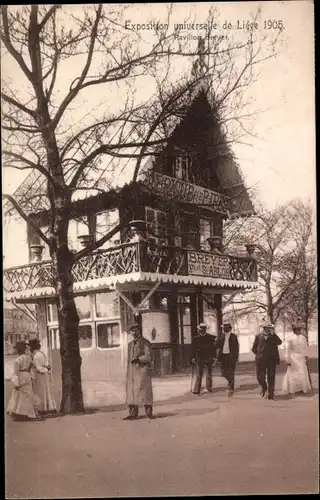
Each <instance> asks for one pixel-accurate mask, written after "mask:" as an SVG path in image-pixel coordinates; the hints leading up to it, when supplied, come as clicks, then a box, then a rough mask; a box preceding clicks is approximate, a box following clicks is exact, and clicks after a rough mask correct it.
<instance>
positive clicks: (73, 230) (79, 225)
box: [68, 217, 89, 251]
mask: <svg viewBox="0 0 320 500" xmlns="http://www.w3.org/2000/svg"><path fill="white" fill-rule="evenodd" d="M85 234H89V222H88V218H87V217H79V218H78V219H71V220H70V221H69V228H68V242H69V247H70V250H77V251H78V250H81V248H82V245H81V243H80V242H79V240H78V236H82V235H85Z"/></svg>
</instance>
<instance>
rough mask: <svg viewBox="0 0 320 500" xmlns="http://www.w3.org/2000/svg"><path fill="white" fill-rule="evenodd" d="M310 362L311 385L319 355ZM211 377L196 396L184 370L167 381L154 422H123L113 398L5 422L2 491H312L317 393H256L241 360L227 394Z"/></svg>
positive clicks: (63, 494) (61, 494) (64, 494)
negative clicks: (92, 406) (75, 410)
mask: <svg viewBox="0 0 320 500" xmlns="http://www.w3.org/2000/svg"><path fill="white" fill-rule="evenodd" d="M311 368H312V372H313V373H312V379H313V383H314V385H316V386H317V375H316V373H317V363H316V360H311ZM281 379H282V375H281V373H279V375H278V379H277V389H278V391H279V389H280V386H281ZM214 380H215V386H216V391H215V393H214V394H207V393H204V394H203V396H201V397H199V396H194V395H192V394H190V393H189V392H188V390H189V384H190V378H189V377H186V376H180V377H178V376H177V377H175V379H174V383H172V378H168V379H167V381H166V379H164V381H162V383H163V384H167V385H166V387H167V389H166V390H167V393H166V397H167V398H169V399H166V400H165V401H162V402H158V403H157V404H156V405H155V416H156V418H155V419H154V420H152V421H149V420H147V419H146V418H144V417H142V416H141V419H139V420H137V421H135V422H124V421H123V420H122V417H123V416H124V415H125V412H124V411H123V410H122V409H119V408H118V407H117V406H115V407H113V408H112V409H111V408H109V409H108V408H105V409H101V410H100V411H98V412H92V413H88V414H86V415H81V416H67V417H56V418H52V419H48V420H46V421H44V422H37V423H22V422H21V423H20V422H11V420H8V422H7V429H6V435H7V439H6V498H10V499H11V498H21V499H28V498H51V499H54V498H70V497H78V498H80V497H82V498H84V497H87V498H94V497H100V498H106V497H119V496H137V497H139V496H140V497H143V496H159V495H161V496H165V495H182V496H189V495H221V494H254V493H257V494H263V493H269V494H272V493H291V494H294V493H316V492H318V463H319V457H318V395H317V391H316V396H315V397H306V396H300V397H298V396H297V397H295V398H292V399H286V398H281V397H280V396H278V398H277V399H276V400H275V401H268V400H261V399H260V398H259V391H258V389H257V386H256V381H255V378H254V375H253V372H252V369H251V366H250V363H249V364H245V363H244V364H241V365H239V369H238V376H237V386H238V390H237V391H236V393H235V395H234V397H233V398H231V399H229V398H228V396H227V394H226V391H225V382H224V381H223V380H222V379H221V378H220V377H217V376H216V378H215V379H214ZM155 385H156V386H158V387H159V384H158V382H157V381H155ZM169 387H171V389H170V388H169ZM173 388H174V390H173ZM178 391H180V392H178ZM158 394H159V393H158ZM159 397H160V396H159ZM111 410H112V411H111Z"/></svg>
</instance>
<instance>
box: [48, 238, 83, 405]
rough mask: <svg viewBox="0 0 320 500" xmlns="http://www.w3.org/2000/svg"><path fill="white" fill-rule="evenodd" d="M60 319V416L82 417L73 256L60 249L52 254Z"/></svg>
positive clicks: (64, 249)
mask: <svg viewBox="0 0 320 500" xmlns="http://www.w3.org/2000/svg"><path fill="white" fill-rule="evenodd" d="M53 264H54V270H55V274H56V276H55V278H56V292H57V307H58V319H59V336H60V355H61V368H62V380H61V382H62V398H61V406H60V412H61V413H64V414H75V413H83V412H84V405H83V394H82V386H81V356H80V349H79V338H78V335H79V330H78V328H79V316H78V313H77V310H76V306H75V302H74V298H73V278H72V274H71V270H72V264H73V255H72V253H71V252H70V251H69V249H68V248H67V246H62V247H60V248H59V249H57V250H56V251H55V252H53Z"/></svg>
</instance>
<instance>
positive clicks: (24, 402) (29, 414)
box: [7, 340, 38, 420]
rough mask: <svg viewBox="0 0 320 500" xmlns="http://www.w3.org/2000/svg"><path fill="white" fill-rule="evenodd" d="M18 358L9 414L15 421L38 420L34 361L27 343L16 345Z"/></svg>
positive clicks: (15, 365) (15, 364)
mask: <svg viewBox="0 0 320 500" xmlns="http://www.w3.org/2000/svg"><path fill="white" fill-rule="evenodd" d="M15 350H16V352H17V354H18V357H17V358H16V359H15V361H14V371H13V376H12V379H11V381H12V384H13V392H12V395H11V398H10V401H9V404H8V408H7V412H8V413H9V414H10V415H11V417H12V419H13V420H37V419H38V415H37V411H36V408H35V404H34V394H33V390H32V382H31V376H30V369H31V365H32V359H31V356H30V350H29V347H28V346H27V344H26V342H24V341H23V340H20V341H19V342H17V343H16V345H15Z"/></svg>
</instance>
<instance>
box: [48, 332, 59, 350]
mask: <svg viewBox="0 0 320 500" xmlns="http://www.w3.org/2000/svg"><path fill="white" fill-rule="evenodd" d="M49 345H50V347H51V349H52V350H53V351H54V350H58V349H60V337H59V329H58V328H49Z"/></svg>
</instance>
